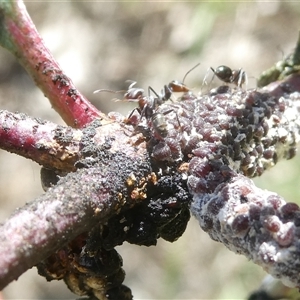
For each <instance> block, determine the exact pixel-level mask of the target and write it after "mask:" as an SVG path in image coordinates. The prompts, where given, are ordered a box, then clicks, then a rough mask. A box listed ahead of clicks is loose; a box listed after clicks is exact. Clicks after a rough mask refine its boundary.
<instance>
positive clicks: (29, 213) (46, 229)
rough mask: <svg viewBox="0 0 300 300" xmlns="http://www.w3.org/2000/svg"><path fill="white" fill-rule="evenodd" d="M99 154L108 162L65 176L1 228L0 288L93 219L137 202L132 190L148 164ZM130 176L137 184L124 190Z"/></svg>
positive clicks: (102, 220)
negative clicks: (106, 158)
mask: <svg viewBox="0 0 300 300" xmlns="http://www.w3.org/2000/svg"><path fill="white" fill-rule="evenodd" d="M101 154H102V155H105V156H106V157H107V156H110V157H109V159H108V160H107V162H102V163H101V164H99V165H95V166H94V167H91V168H88V169H81V170H78V171H76V172H75V173H70V174H68V175H67V176H66V177H64V178H62V179H61V180H60V181H59V183H58V184H57V185H56V186H55V187H54V188H50V189H49V190H48V192H47V193H46V194H44V195H42V196H41V197H39V198H37V199H36V200H35V201H33V202H31V203H29V204H27V205H26V206H25V207H23V208H22V209H19V210H17V211H16V212H15V213H14V214H13V215H12V216H11V217H10V218H9V220H7V221H6V222H5V224H3V225H2V226H1V227H0V232H1V242H0V249H1V250H0V265H1V267H0V288H1V289H2V288H4V287H5V286H6V285H7V284H8V283H9V282H10V281H12V280H13V279H17V278H18V277H19V276H20V275H21V274H22V273H23V272H25V271H26V270H27V269H28V268H31V267H32V266H33V265H35V264H37V263H38V262H40V261H41V260H43V259H45V258H47V257H48V256H49V255H50V254H52V253H53V252H55V251H56V250H57V249H60V248H62V247H63V246H64V244H65V243H66V242H68V241H70V240H72V239H74V238H75V237H76V236H78V235H79V234H81V233H83V232H86V231H89V230H90V229H91V228H92V227H93V226H95V224H96V223H99V222H100V223H105V221H107V220H108V219H109V218H110V217H112V216H114V215H115V214H117V213H118V212H119V211H120V210H122V208H123V209H124V206H125V207H129V206H131V205H134V204H135V203H136V202H138V201H140V200H139V197H136V196H133V195H135V193H134V192H133V190H134V188H136V186H138V184H139V181H140V180H142V178H144V176H146V175H147V173H149V164H148V165H147V164H146V163H145V162H143V161H142V160H141V159H138V158H137V157H136V159H135V160H133V159H132V158H130V157H128V156H125V155H124V154H121V153H118V154H109V153H108V152H107V153H105V151H102V152H101ZM125 164H126V165H125ZM133 174H134V177H135V180H136V182H135V183H133V184H132V185H131V186H129V187H128V188H127V190H126V187H124V182H126V180H128V179H129V178H131V177H132V176H133Z"/></svg>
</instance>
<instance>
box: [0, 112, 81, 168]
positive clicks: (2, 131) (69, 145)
mask: <svg viewBox="0 0 300 300" xmlns="http://www.w3.org/2000/svg"><path fill="white" fill-rule="evenodd" d="M81 138H82V132H81V131H80V130H75V129H73V128H70V127H63V126H59V125H56V124H54V123H51V122H48V121H42V120H39V119H32V118H30V117H28V116H26V115H25V114H17V113H11V112H8V111H0V148H1V149H4V150H6V151H9V152H13V153H16V154H19V155H21V156H24V157H26V158H30V159H32V160H34V161H35V162H37V163H39V164H41V165H43V166H45V167H49V168H52V169H53V168H54V169H60V170H63V171H74V170H75V167H74V163H75V162H76V161H77V160H78V158H79V156H80V155H79V146H80V144H79V143H80V140H81Z"/></svg>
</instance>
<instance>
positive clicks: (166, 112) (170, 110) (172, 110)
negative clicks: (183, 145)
mask: <svg viewBox="0 0 300 300" xmlns="http://www.w3.org/2000/svg"><path fill="white" fill-rule="evenodd" d="M171 112H174V113H175V115H176V119H177V122H178V126H179V128H180V131H181V132H182V127H181V124H180V121H179V118H178V114H177V112H176V111H175V110H174V109H169V110H167V111H165V112H163V114H164V115H168V114H169V113H171Z"/></svg>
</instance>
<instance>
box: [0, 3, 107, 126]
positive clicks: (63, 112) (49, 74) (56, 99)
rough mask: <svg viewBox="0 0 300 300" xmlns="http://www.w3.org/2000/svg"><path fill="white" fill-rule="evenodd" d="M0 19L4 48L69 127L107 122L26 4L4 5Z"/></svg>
mask: <svg viewBox="0 0 300 300" xmlns="http://www.w3.org/2000/svg"><path fill="white" fill-rule="evenodd" d="M0 15H1V18H0V44H1V45H2V46H3V47H5V48H6V49H8V50H9V51H10V52H12V53H13V54H14V55H15V56H16V58H17V59H18V60H19V62H20V63H21V64H22V65H23V67H24V68H25V69H26V71H27V72H28V73H29V75H30V76H31V77H32V79H33V80H34V82H35V83H36V85H37V86H38V87H39V88H40V89H41V90H42V92H43V93H44V95H45V96H46V97H47V98H48V99H49V100H50V102H51V104H52V107H53V108H54V109H55V110H56V111H57V112H58V113H59V115H60V116H61V117H62V118H63V120H64V121H65V122H66V124H68V125H70V126H72V127H75V128H81V127H83V126H84V125H86V124H88V123H90V122H91V121H93V120H94V119H95V118H105V115H104V114H102V113H101V112H99V110H98V109H97V108H96V107H94V106H93V105H92V104H91V103H90V102H89V101H88V100H87V99H86V98H85V97H84V96H83V95H82V94H81V93H80V92H79V91H78V90H77V89H76V87H75V86H74V84H73V82H72V81H71V79H70V78H69V77H68V76H67V75H66V74H64V72H63V71H62V70H61V68H60V66H59V65H58V63H57V62H56V61H55V59H54V57H53V56H52V55H51V53H50V51H49V50H48V48H47V47H46V46H45V45H44V42H43V40H42V38H41V37H40V35H39V33H38V32H37V30H36V28H35V26H34V24H33V22H32V20H31V18H30V16H29V15H28V13H27V11H26V7H25V5H24V3H23V2H22V1H20V0H18V1H11V0H7V1H1V2H0Z"/></svg>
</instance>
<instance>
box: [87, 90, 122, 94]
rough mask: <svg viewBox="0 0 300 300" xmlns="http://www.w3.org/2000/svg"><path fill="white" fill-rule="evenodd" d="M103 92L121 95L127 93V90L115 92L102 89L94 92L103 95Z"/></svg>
mask: <svg viewBox="0 0 300 300" xmlns="http://www.w3.org/2000/svg"><path fill="white" fill-rule="evenodd" d="M102 92H108V93H114V94H121V93H125V92H126V91H125V90H121V91H113V90H107V89H100V90H96V91H94V92H93V94H96V93H102Z"/></svg>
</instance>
